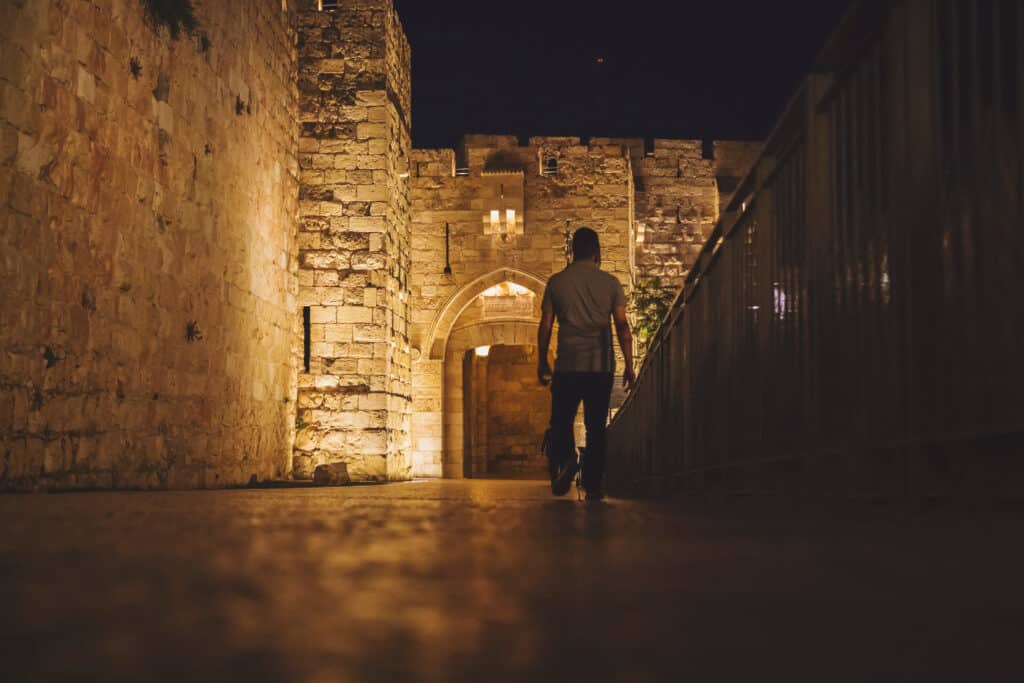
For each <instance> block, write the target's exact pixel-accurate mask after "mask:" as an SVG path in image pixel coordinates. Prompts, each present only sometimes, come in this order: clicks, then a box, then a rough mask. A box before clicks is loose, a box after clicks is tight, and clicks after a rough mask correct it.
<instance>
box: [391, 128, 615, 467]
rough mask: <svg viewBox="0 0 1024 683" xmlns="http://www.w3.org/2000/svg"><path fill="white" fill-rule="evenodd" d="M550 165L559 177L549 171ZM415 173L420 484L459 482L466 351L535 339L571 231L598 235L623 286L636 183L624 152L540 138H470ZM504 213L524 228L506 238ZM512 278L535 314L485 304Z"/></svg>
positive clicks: (419, 164) (416, 157) (421, 163)
mask: <svg viewBox="0 0 1024 683" xmlns="http://www.w3.org/2000/svg"><path fill="white" fill-rule="evenodd" d="M551 159H554V160H555V161H556V162H557V173H553V174H545V173H544V172H542V171H543V168H544V166H543V165H544V164H545V162H546V161H549V160H551ZM410 170H411V173H412V178H411V181H412V276H411V278H410V282H411V290H412V303H413V306H412V310H413V317H412V326H411V340H412V346H413V348H414V358H416V360H415V361H414V363H413V411H414V412H413V449H412V455H413V467H414V471H415V473H416V474H417V475H419V476H442V475H444V476H462V473H463V471H464V467H463V455H464V453H463V450H464V437H463V434H464V425H463V415H464V412H463V406H462V378H461V372H462V366H461V363H462V357H463V353H464V351H465V350H466V348H471V347H472V346H475V345H497V344H510V345H518V344H527V343H529V344H535V343H536V342H535V333H536V323H537V320H538V318H539V315H538V314H539V304H540V297H541V295H542V294H543V287H544V283H545V282H546V281H547V278H549V277H550V276H551V275H552V274H554V273H556V272H558V271H560V270H562V269H563V268H564V267H565V264H566V257H565V246H566V239H565V232H566V230H567V229H569V230H575V229H576V228H577V227H580V226H581V225H589V226H591V227H593V228H594V229H595V230H597V231H598V233H599V234H600V236H601V241H602V245H603V264H602V265H603V267H604V268H605V270H608V271H610V272H612V273H613V274H615V275H616V276H617V277H618V278H619V279H620V280H621V281H622V282H623V284H624V285H625V286H626V287H627V289H628V287H629V284H630V281H631V270H632V269H631V265H630V243H631V237H630V231H631V228H632V175H631V173H630V165H629V159H628V156H627V152H626V150H625V149H624V148H623V147H622V146H621V145H617V144H610V145H600V144H598V145H595V144H590V145H584V144H581V142H580V140H579V139H577V138H542V137H538V138H531V139H530V140H529V142H528V144H525V145H520V144H519V141H518V140H517V139H516V138H514V137H508V136H480V135H474V136H467V137H466V138H465V139H464V141H463V144H462V145H461V147H460V149H459V150H457V151H456V150H415V151H414V152H413V157H412V166H411V169H410ZM502 194H504V198H502ZM507 207H517V216H516V220H517V225H516V229H515V230H513V231H509V232H506V233H505V234H502V233H501V232H500V231H495V230H493V229H492V228H491V226H490V225H489V216H490V212H491V211H492V210H495V209H496V208H498V209H499V210H501V211H502V216H504V211H505V209H506V208H507ZM518 207H522V208H521V210H519V208H518ZM446 225H447V226H448V234H449V239H448V251H449V262H450V265H451V273H450V274H449V273H445V226H446ZM506 281H510V282H514V283H516V284H518V285H520V286H522V287H524V288H526V289H528V290H530V291H531V292H533V294H534V297H535V306H534V310H533V311H532V312H531V313H529V314H526V313H525V312H524V311H520V310H517V309H515V307H514V306H511V307H510V308H509V310H503V309H502V308H501V307H500V306H499V307H494V306H492V307H490V309H488V308H487V307H486V306H484V305H483V304H482V303H480V301H479V297H480V296H481V295H482V294H483V293H484V292H485V291H486V290H488V289H489V288H491V287H493V286H495V285H498V284H500V283H502V282H506ZM453 340H454V341H453Z"/></svg>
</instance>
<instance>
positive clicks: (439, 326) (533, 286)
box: [422, 268, 545, 360]
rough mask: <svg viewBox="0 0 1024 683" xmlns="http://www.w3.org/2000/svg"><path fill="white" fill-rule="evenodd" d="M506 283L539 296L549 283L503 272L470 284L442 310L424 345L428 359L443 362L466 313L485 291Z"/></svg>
mask: <svg viewBox="0 0 1024 683" xmlns="http://www.w3.org/2000/svg"><path fill="white" fill-rule="evenodd" d="M503 282H512V283H515V284H517V285H521V286H523V287H526V288H527V289H529V290H530V291H531V292H533V293H534V294H536V295H537V296H542V295H543V293H544V285H545V279H544V278H542V277H541V276H539V275H536V274H534V273H530V272H527V271H525V270H518V269H516V268H499V269H498V270H495V271H492V272H490V273H487V274H485V275H481V276H479V277H477V278H475V279H474V280H472V281H471V282H469V283H467V284H466V285H465V286H464V287H462V288H461V289H460V290H459V291H458V292H456V293H455V294H453V295H452V297H451V298H450V299H448V301H447V302H446V303H445V305H444V306H443V307H442V308H441V312H440V313H439V314H438V316H437V320H435V321H434V324H433V326H431V328H430V331H429V332H428V333H427V336H426V338H425V339H424V343H423V347H422V348H423V351H424V352H425V354H426V355H427V357H428V358H430V359H433V360H441V359H443V358H444V354H445V346H446V345H447V343H448V336H449V335H450V334H451V331H452V327H453V326H454V325H455V323H456V321H458V319H459V316H461V315H462V313H463V311H465V310H466V308H467V307H468V306H469V305H470V304H471V303H472V302H473V300H474V299H476V298H477V297H478V296H480V295H481V294H483V293H484V292H485V291H487V290H488V289H490V288H491V287H494V286H495V285H500V284H501V283H503Z"/></svg>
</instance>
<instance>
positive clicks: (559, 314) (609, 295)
mask: <svg viewBox="0 0 1024 683" xmlns="http://www.w3.org/2000/svg"><path fill="white" fill-rule="evenodd" d="M625 304H626V295H625V292H624V291H623V289H622V284H621V283H620V282H619V280H618V278H616V277H615V276H614V275H612V274H610V273H606V272H604V271H603V270H601V269H600V267H599V266H598V265H597V264H596V263H595V262H593V261H577V262H574V263H573V264H572V265H570V266H568V267H567V268H566V269H565V270H563V271H562V272H561V273H558V274H556V275H554V276H552V278H551V279H550V281H549V282H548V286H547V288H546V289H545V290H544V302H543V308H544V312H545V313H552V314H554V316H555V318H556V319H557V320H558V357H557V359H556V361H555V372H600V373H609V374H611V373H614V372H615V355H614V351H613V348H612V329H611V317H612V312H613V311H614V310H615V308H616V307H617V306H625Z"/></svg>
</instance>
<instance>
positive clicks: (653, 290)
mask: <svg viewBox="0 0 1024 683" xmlns="http://www.w3.org/2000/svg"><path fill="white" fill-rule="evenodd" d="M675 294H676V293H675V290H674V289H673V288H671V287H666V286H665V285H664V284H662V282H661V278H659V277H652V278H647V279H644V280H640V281H638V282H637V283H636V287H634V288H633V293H632V294H631V295H630V297H629V299H630V301H629V308H630V311H631V312H632V313H633V321H634V331H635V332H636V335H637V337H638V338H639V339H640V343H641V345H642V346H644V347H646V346H647V345H648V344H649V343H650V340H651V338H652V337H654V334H655V333H656V332H657V331H658V328H659V327H661V323H662V321H663V320H664V319H665V316H666V315H667V314H668V309H669V307H670V306H671V305H672V300H673V299H674V298H675Z"/></svg>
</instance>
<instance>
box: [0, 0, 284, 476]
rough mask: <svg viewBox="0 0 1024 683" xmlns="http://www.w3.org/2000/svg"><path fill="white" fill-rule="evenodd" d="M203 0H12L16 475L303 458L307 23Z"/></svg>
mask: <svg viewBox="0 0 1024 683" xmlns="http://www.w3.org/2000/svg"><path fill="white" fill-rule="evenodd" d="M196 6H197V10H196V18H197V20H198V30H197V32H196V33H195V35H187V34H182V35H181V36H180V37H179V39H177V40H173V39H171V38H170V37H169V34H168V32H167V30H166V29H156V28H154V27H153V26H151V25H149V24H147V23H146V21H145V20H144V14H143V5H142V3H141V2H137V1H132V2H126V1H125V0H90V1H89V2H81V1H79V2H45V1H43V0H31V1H28V2H3V3H0V226H2V229H0V280H2V282H3V285H2V286H3V296H2V297H0V488H20V489H31V488H35V487H67V488H76V487H77V488H82V487H101V488H109V487H132V488H134V487H140V488H161V487H172V488H182V487H198V486H210V487H213V486H224V485H233V484H245V483H247V482H248V481H250V479H251V478H252V477H255V478H257V479H261V480H262V479H267V478H271V477H283V476H286V475H287V473H288V472H289V470H290V468H291V464H290V463H291V456H290V454H291V438H292V424H293V421H294V414H295V407H294V396H295V384H294V381H295V380H294V367H293V365H292V355H291V344H292V339H293V334H294V331H295V328H294V321H295V318H294V315H293V311H294V305H295V302H294V299H293V295H292V292H293V285H292V282H293V278H294V272H293V265H294V259H295V245H294V239H295V211H296V202H297V194H298V192H297V181H296V167H295V159H296V144H297V142H296V131H295V124H294V122H295V116H296V110H295V107H296V94H295V78H294V70H295V62H294V34H293V31H292V29H291V28H290V23H291V17H290V15H289V14H288V13H287V12H285V11H282V6H281V2H279V0H256V1H254V2H246V3H219V2H203V3H196Z"/></svg>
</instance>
